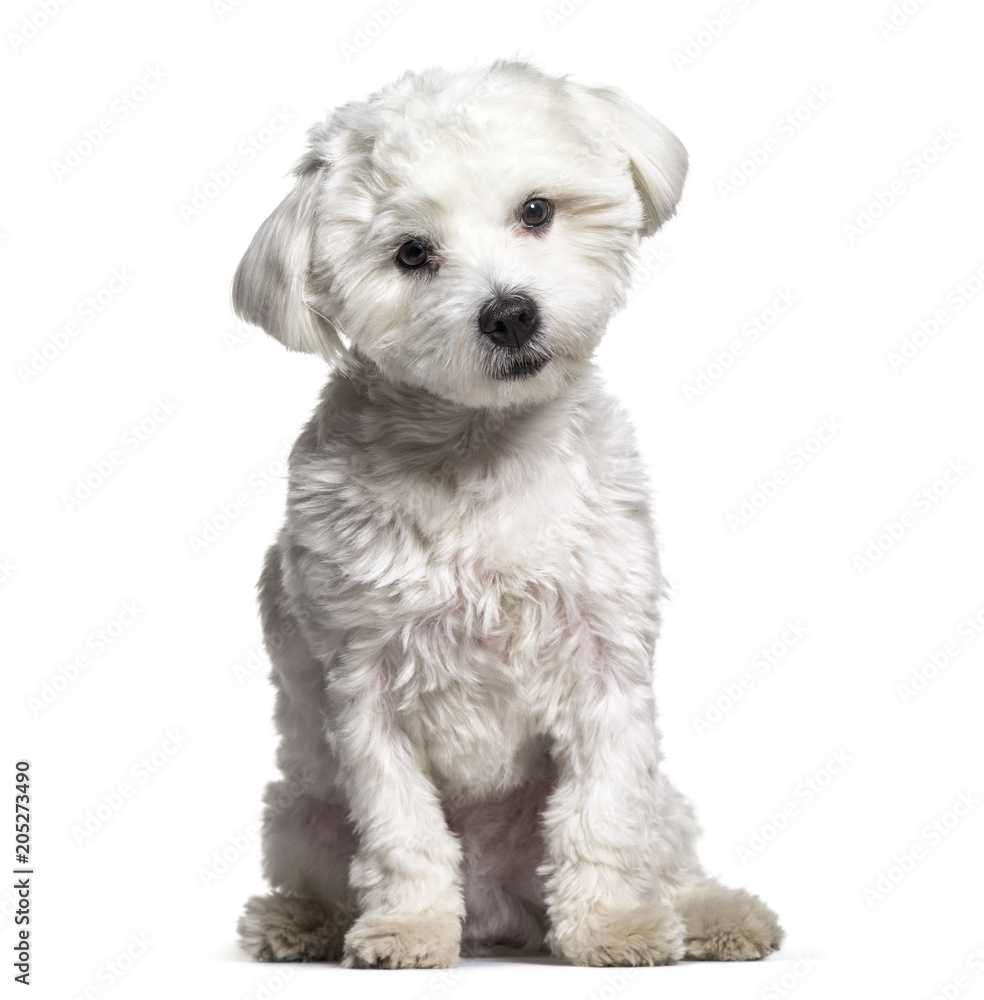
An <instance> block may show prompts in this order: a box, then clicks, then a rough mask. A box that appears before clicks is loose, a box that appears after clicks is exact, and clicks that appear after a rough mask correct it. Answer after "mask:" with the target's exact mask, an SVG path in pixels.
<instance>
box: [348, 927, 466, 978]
mask: <svg viewBox="0 0 984 1000" xmlns="http://www.w3.org/2000/svg"><path fill="white" fill-rule="evenodd" d="M460 942H461V922H460V921H459V920H458V918H457V917H454V916H450V915H448V914H443V913H442V914H435V913H418V914H412V915H409V916H404V915H399V916H397V915H381V916H376V915H373V914H367V915H366V916H363V917H360V918H359V919H358V920H357V921H356V922H355V923H354V924H353V925H352V929H351V930H350V931H349V932H348V934H346V935H345V956H344V958H343V959H342V965H343V966H345V967H346V968H349V969H448V968H451V967H452V966H455V965H457V964H458V956H459V952H460V948H461V943H460Z"/></svg>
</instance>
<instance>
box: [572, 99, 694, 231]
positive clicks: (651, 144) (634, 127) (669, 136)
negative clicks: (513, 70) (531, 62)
mask: <svg viewBox="0 0 984 1000" xmlns="http://www.w3.org/2000/svg"><path fill="white" fill-rule="evenodd" d="M569 86H570V87H571V90H572V91H573V93H574V95H575V97H576V99H577V100H578V103H579V104H580V106H581V109H582V111H583V112H584V113H585V114H586V116H587V118H588V121H589V122H591V124H592V125H593V126H594V130H595V133H596V134H597V135H600V136H601V137H602V138H604V139H607V140H608V141H609V142H611V144H612V145H613V146H615V147H616V148H617V149H619V150H621V151H622V152H623V153H625V154H626V156H628V158H629V164H630V166H631V168H632V178H633V180H634V181H635V186H636V190H637V191H638V192H639V197H640V199H641V200H642V207H643V209H644V211H645V217H644V219H643V223H642V228H641V229H640V230H639V235H640V236H652V235H653V233H655V232H656V230H657V229H659V227H660V226H661V225H663V223H664V222H666V220H667V219H669V218H670V217H671V216H672V215H673V213H674V212H675V211H676V206H677V202H678V201H679V200H680V195H681V194H682V192H683V181H684V178H686V176H687V150H686V149H685V148H684V146H683V143H682V142H680V140H679V139H678V138H677V137H676V136H675V135H674V134H673V133H672V132H671V131H670V130H669V129H668V128H667V127H666V126H665V125H664V124H663V123H662V122H660V121H657V120H656V119H655V118H653V116H652V115H651V114H649V112H648V111H645V110H643V109H642V108H640V107H639V105H638V104H635V103H634V102H633V101H630V100H629V99H628V98H627V97H626V96H625V94H623V93H622V92H621V91H620V90H616V89H615V88H614V87H584V86H581V85H579V84H569Z"/></svg>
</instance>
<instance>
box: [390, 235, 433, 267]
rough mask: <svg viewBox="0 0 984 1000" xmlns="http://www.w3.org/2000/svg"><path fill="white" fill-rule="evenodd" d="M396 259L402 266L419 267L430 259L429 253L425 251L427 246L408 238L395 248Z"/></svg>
mask: <svg viewBox="0 0 984 1000" xmlns="http://www.w3.org/2000/svg"><path fill="white" fill-rule="evenodd" d="M396 259H397V260H398V261H399V262H400V263H401V264H402V265H403V266H404V267H410V268H414V267H421V266H422V265H424V264H426V263H427V261H429V260H430V254H429V253H428V252H427V247H425V246H424V245H423V244H422V243H418V242H417V241H416V240H410V241H409V242H407V243H404V244H403V246H402V247H400V249H399V250H397V252H396Z"/></svg>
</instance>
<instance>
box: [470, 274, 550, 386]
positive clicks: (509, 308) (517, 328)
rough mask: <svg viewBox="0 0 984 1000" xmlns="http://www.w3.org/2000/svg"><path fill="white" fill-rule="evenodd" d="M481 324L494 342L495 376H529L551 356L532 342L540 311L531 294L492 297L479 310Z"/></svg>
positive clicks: (479, 323) (537, 329)
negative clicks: (542, 352) (544, 353)
mask: <svg viewBox="0 0 984 1000" xmlns="http://www.w3.org/2000/svg"><path fill="white" fill-rule="evenodd" d="M478 328H479V330H480V331H481V332H482V335H483V336H484V337H486V338H487V339H488V341H489V343H490V345H492V346H493V359H492V376H493V377H494V378H501V379H514V378H527V377H528V376H530V375H535V374H536V373H537V372H538V371H540V369H541V368H543V366H544V365H545V364H546V363H547V362H548V361H549V360H550V359H549V358H548V357H547V356H545V355H543V354H541V353H540V352H539V351H536V350H535V349H534V345H533V344H532V343H531V341H533V338H534V337H535V335H536V333H537V332H538V331H539V329H540V314H539V312H538V311H537V308H536V303H535V302H534V301H533V300H532V299H531V298H530V297H529V296H528V295H522V294H514V295H497V296H495V298H492V299H489V301H488V302H486V303H485V305H484V306H482V309H481V311H480V312H479V314H478Z"/></svg>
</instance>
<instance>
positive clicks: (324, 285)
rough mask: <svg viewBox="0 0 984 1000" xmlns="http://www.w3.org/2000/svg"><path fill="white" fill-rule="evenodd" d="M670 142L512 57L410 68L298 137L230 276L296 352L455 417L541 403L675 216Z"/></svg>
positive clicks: (678, 174)
mask: <svg viewBox="0 0 984 1000" xmlns="http://www.w3.org/2000/svg"><path fill="white" fill-rule="evenodd" d="M685 173H686V153H685V151H684V149H683V147H682V146H681V144H680V143H679V141H678V140H677V139H676V138H675V137H674V136H673V135H672V134H671V133H670V132H669V131H668V130H667V129H666V128H665V127H664V126H662V125H660V123H659V122H657V121H656V120H655V119H653V118H651V117H650V116H649V115H648V114H646V112H644V111H642V110H641V109H639V108H637V107H636V106H635V105H633V104H631V103H630V102H628V101H627V100H626V99H625V98H624V97H623V96H622V95H621V94H619V93H618V92H616V91H609V90H591V89H587V88H584V87H580V86H577V85H574V84H571V83H569V82H567V81H565V80H558V79H553V78H550V77H547V76H544V75H543V74H541V73H540V72H538V71H537V70H535V69H533V68H532V67H530V66H527V65H525V64H521V63H498V64H496V65H495V66H493V67H491V68H489V69H485V70H481V71H474V72H469V73H462V74H448V73H443V72H440V71H430V72H428V73H425V74H421V75H413V74H408V75H406V76H404V77H403V78H401V79H400V80H399V81H398V82H397V83H396V84H394V85H393V86H391V87H390V88H388V89H386V90H383V91H380V92H379V93H377V94H375V95H373V96H372V97H371V98H369V100H367V101H366V102H363V103H356V104H348V105H345V106H344V107H342V108H340V109H339V110H338V111H336V112H335V113H334V115H332V116H331V117H330V118H329V120H328V121H327V122H325V123H323V124H321V125H318V126H315V127H314V128H313V129H312V130H311V132H310V148H309V151H308V154H307V155H306V156H305V157H304V159H303V160H302V161H301V163H300V164H299V166H298V168H297V183H296V186H295V188H294V191H293V192H292V193H291V194H290V195H289V196H288V197H287V198H286V199H285V200H284V202H283V203H282V204H281V205H280V207H279V208H278V209H277V210H276V211H275V212H274V213H273V215H271V216H270V218H269V219H267V221H266V222H265V223H264V224H263V226H262V227H261V229H260V231H259V232H258V233H257V234H256V236H255V237H254V239H253V242H252V244H251V245H250V247H249V249H248V250H247V252H246V255H245V257H244V258H243V261H242V263H241V264H240V266H239V270H238V271H237V273H236V278H235V283H234V302H235V305H236V309H237V311H238V312H239V314H240V315H241V316H242V317H243V318H244V319H246V320H248V321H250V322H253V323H257V324H258V325H260V326H262V327H264V328H265V329H266V330H267V331H268V332H269V333H271V334H273V335H274V336H276V337H277V338H278V339H280V340H282V341H283V342H284V343H285V344H286V345H287V346H288V347H290V348H292V349H295V350H306V351H312V352H315V353H319V354H322V355H323V356H325V357H329V358H330V357H333V356H337V355H338V354H339V353H340V352H342V351H344V347H343V344H342V341H341V340H340V338H339V333H341V334H342V336H343V337H344V339H345V340H347V341H348V343H349V345H350V346H351V348H352V349H353V350H354V351H356V352H357V353H360V354H362V355H364V356H366V357H368V358H369V359H371V360H372V361H373V362H375V363H376V365H378V366H379V368H380V369H381V370H382V371H383V372H384V373H385V374H386V375H388V376H389V377H391V378H394V379H397V380H399V381H402V382H406V383H409V384H411V385H414V386H417V387H420V388H423V389H426V390H428V391H429V392H431V393H434V394H436V395H438V396H441V397H443V398H445V399H448V400H451V401H453V402H456V403H460V404H464V405H468V406H510V405H515V404H523V403H529V402H536V401H540V400H545V399H549V398H551V397H552V396H555V395H556V394H558V393H559V392H560V390H561V389H562V388H563V386H564V385H565V384H566V383H567V382H568V381H569V380H570V379H572V378H574V377H576V376H577V374H578V372H579V371H580V370H581V369H582V368H583V367H584V365H585V364H586V363H587V361H588V360H589V359H590V357H591V355H592V353H593V351H594V350H595V348H596V346H597V344H598V341H599V340H600V338H601V335H602V334H603V332H604V330H605V327H606V325H607V322H608V320H609V318H610V316H611V315H612V313H613V312H614V311H615V310H616V309H617V308H619V307H620V306H621V305H622V302H623V300H624V296H625V292H626V290H627V288H628V283H629V276H630V272H631V267H632V263H633V260H634V251H635V248H636V246H637V244H638V240H639V237H640V236H645V235H649V234H651V233H652V232H655V230H656V229H657V228H658V227H659V226H660V225H661V224H662V222H664V221H665V220H666V219H667V218H668V217H669V216H670V215H672V213H673V210H674V208H675V205H676V202H677V200H678V198H679V196H680V190H681V188H682V186H683V179H684V176H685Z"/></svg>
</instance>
